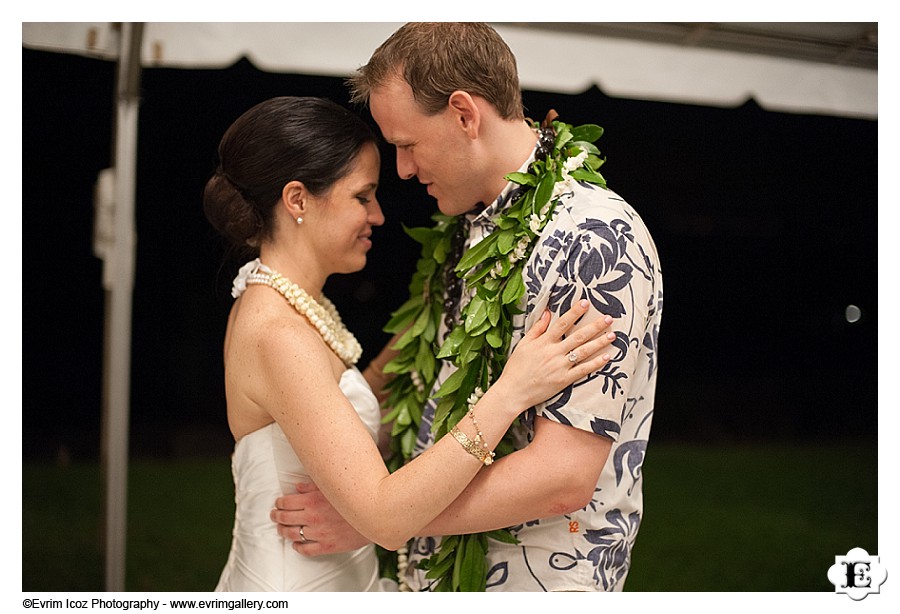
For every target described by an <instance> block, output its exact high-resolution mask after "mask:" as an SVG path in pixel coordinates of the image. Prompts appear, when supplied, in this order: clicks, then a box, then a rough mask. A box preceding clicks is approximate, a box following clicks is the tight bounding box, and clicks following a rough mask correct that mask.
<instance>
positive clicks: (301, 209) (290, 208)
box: [281, 181, 309, 220]
mask: <svg viewBox="0 0 900 614" xmlns="http://www.w3.org/2000/svg"><path fill="white" fill-rule="evenodd" d="M308 201H309V190H307V189H306V186H305V185H303V183H302V182H300V181H290V182H288V183H287V184H285V186H284V188H283V189H282V190H281V205H282V206H283V207H284V208H285V209H286V210H287V212H288V214H290V216H291V218H293V219H295V220H296V219H301V220H302V219H303V216H304V215H306V212H307V210H308V204H309V203H308Z"/></svg>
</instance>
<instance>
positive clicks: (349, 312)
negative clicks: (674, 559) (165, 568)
mask: <svg viewBox="0 0 900 614" xmlns="http://www.w3.org/2000/svg"><path fill="white" fill-rule="evenodd" d="M22 63H23V64H22V75H23V83H22V87H23V94H22V108H23V111H22V141H23V152H22V153H23V164H22V166H23V178H22V188H23V189H22V201H23V202H22V220H23V241H22V244H23V248H22V251H23V253H22V258H23V305H22V307H23V309H22V314H23V315H22V318H23V323H22V324H23V337H22V340H23V356H22V363H23V365H22V366H23V369H22V372H23V381H22V392H23V401H22V412H23V420H22V424H23V429H22V437H23V457H24V458H25V459H35V460H39V459H51V458H56V457H59V456H64V457H66V458H84V459H95V458H97V457H98V456H99V450H100V421H101V404H102V360H103V319H104V292H103V289H102V286H101V271H102V263H101V261H100V260H99V259H97V258H96V257H95V256H94V255H93V249H92V241H93V238H92V233H93V188H94V182H95V180H96V177H97V173H98V172H99V171H100V170H101V169H103V168H106V167H108V166H109V165H110V164H111V147H112V117H113V103H114V98H113V91H114V86H115V65H114V64H113V63H112V62H107V61H102V60H94V59H87V58H83V57H79V56H74V55H66V54H55V53H48V52H41V51H33V50H27V49H24V48H23V51H22ZM141 91H142V104H141V113H140V126H139V137H138V138H139V145H138V147H139V150H138V184H137V203H136V224H137V239H138V242H137V265H136V279H135V290H134V317H133V330H134V336H133V345H132V352H133V355H132V383H131V404H132V406H131V433H132V435H131V444H130V448H131V452H132V454H133V455H135V456H161V457H173V456H181V455H188V454H194V455H196V454H217V455H218V454H222V455H227V454H229V453H230V448H231V442H230V439H229V434H228V430H227V426H226V424H225V410H224V395H223V390H222V369H221V342H222V338H223V333H224V324H225V318H226V314H227V310H228V308H229V305H230V302H231V298H230V294H229V292H230V287H231V279H232V277H233V275H234V273H235V271H236V269H237V267H238V266H239V265H240V264H243V263H242V262H231V261H228V260H227V259H226V258H225V255H224V252H223V249H222V245H221V243H220V241H219V239H218V238H217V237H216V235H215V234H214V232H213V231H212V229H211V228H210V227H209V225H208V223H207V222H206V220H205V218H204V217H203V213H202V209H201V193H202V189H203V185H204V183H205V182H206V179H207V178H208V176H209V174H210V172H211V171H212V170H213V168H214V167H215V164H216V157H215V152H216V146H217V144H218V141H219V138H220V137H221V135H222V133H223V132H224V131H225V129H226V128H227V127H228V125H229V124H230V123H231V122H232V121H233V120H234V119H236V118H237V116H238V115H240V114H241V113H242V112H244V111H245V110H246V109H248V108H249V107H251V106H252V105H254V104H256V103H257V102H260V101H262V100H265V99H267V98H270V97H272V96H280V95H312V96H325V97H329V98H332V99H334V100H335V101H337V102H340V103H342V104H347V94H346V90H345V88H344V85H343V82H342V80H341V79H339V78H330V77H312V76H302V75H289V74H273V73H264V72H261V71H259V70H257V69H255V68H254V67H253V66H252V65H251V64H250V63H249V62H247V61H241V62H238V63H237V64H236V65H235V66H233V67H231V68H228V69H225V70H179V69H161V68H150V69H145V71H144V73H143V76H142V87H141ZM524 98H525V104H526V114H527V115H529V116H531V117H533V118H536V119H540V118H543V116H544V115H545V113H546V112H547V110H548V109H550V108H554V109H556V110H557V111H558V112H559V114H560V116H561V119H562V120H564V121H566V122H568V123H572V124H580V123H587V122H590V123H597V124H599V125H601V126H603V127H604V128H605V130H606V132H605V134H604V136H603V137H602V139H601V140H600V141H599V143H598V145H599V147H600V149H601V151H602V152H603V154H604V155H606V156H607V158H608V161H607V163H606V165H605V166H604V167H603V174H604V176H605V177H606V179H607V181H608V183H609V185H610V187H611V188H612V189H613V190H615V191H616V192H618V193H619V194H620V195H622V196H623V197H624V198H625V199H626V200H628V201H629V202H630V203H631V204H632V205H633V206H634V207H635V208H636V209H637V210H638V212H639V213H640V214H641V215H642V216H643V218H644V219H645V221H646V223H647V225H648V226H649V228H650V230H651V232H652V233H653V235H654V238H655V240H656V243H657V247H658V249H659V252H660V257H661V261H662V268H663V273H664V280H665V281H664V283H665V294H666V296H665V309H664V316H663V326H662V330H661V334H660V364H661V366H660V372H659V383H658V392H657V400H656V408H657V410H658V411H657V412H656V415H655V417H654V427H653V431H654V432H653V437H654V439H655V440H659V441H661V440H669V441H676V440H678V441H695V442H716V443H722V442H726V443H727V442H732V441H734V442H736V441H751V442H752V441H798V442H799V441H809V440H839V439H840V440H845V439H848V438H850V439H862V440H865V441H871V442H872V445H873V446H874V445H875V441H876V433H877V415H878V414H877V391H876V383H877V375H876V372H877V359H876V356H877V338H876V330H877V302H876V301H877V282H876V279H877V243H876V239H877V222H878V219H877V209H878V207H877V196H878V195H877V122H875V121H868V120H858V119H846V118H835V117H822V116H815V115H800V114H785V113H773V112H768V111H765V110H762V109H760V108H759V106H758V105H757V104H755V103H754V102H753V101H749V102H747V103H746V104H744V105H742V106H740V107H739V108H733V109H720V108H712V107H700V106H692V105H683V104H670V103H659V102H646V101H635V100H621V99H615V98H611V97H608V96H606V95H604V94H603V93H602V92H601V91H599V90H597V89H592V90H590V91H587V92H585V93H583V94H579V95H563V94H557V93H541V92H533V91H526V92H525V96H524ZM361 112H362V113H363V115H364V116H366V117H367V118H368V115H367V114H366V112H365V111H361ZM382 170H383V173H382V187H381V188H380V189H379V200H380V202H381V205H382V207H383V208H384V210H385V214H386V216H387V219H388V221H387V223H386V224H385V225H384V226H383V227H381V228H379V229H376V231H375V237H374V240H375V247H374V248H373V249H372V251H371V252H370V256H369V264H368V266H367V268H366V269H365V270H364V271H362V272H360V273H357V274H354V275H348V276H343V277H339V278H338V277H335V278H333V279H331V280H330V281H329V283H328V285H327V286H326V294H327V295H328V296H329V297H330V298H331V299H332V300H333V301H334V302H335V303H336V304H337V306H338V308H339V309H340V311H341V314H342V316H343V318H344V320H345V321H346V322H347V324H348V326H349V327H350V329H351V330H353V331H354V332H355V333H356V334H357V336H358V338H359V339H360V342H361V343H362V344H363V346H364V348H365V350H366V351H365V354H364V356H363V359H362V361H361V363H360V365H361V366H362V365H364V364H365V362H366V361H367V360H368V358H370V357H371V356H372V355H374V353H375V352H377V350H378V349H379V348H380V347H381V345H382V344H383V343H384V342H385V341H386V340H387V335H386V334H384V333H382V332H381V331H380V328H381V326H382V325H383V324H384V323H385V322H386V321H387V319H388V317H389V314H390V311H391V310H392V309H394V308H395V307H397V306H399V305H400V304H401V303H402V302H403V301H404V300H405V298H406V284H407V283H408V280H409V277H410V275H411V273H412V270H413V267H414V263H415V259H416V257H417V256H418V250H417V249H416V244H415V243H414V242H413V241H412V240H411V239H409V238H408V237H406V235H404V234H403V232H402V229H401V224H406V225H409V226H415V225H422V224H426V223H427V222H428V218H429V215H430V214H431V213H432V212H433V211H434V210H435V205H434V202H433V201H432V200H431V199H430V198H429V197H428V196H427V195H426V194H425V193H424V190H422V189H420V188H421V186H419V185H418V184H417V183H415V182H400V181H399V179H397V178H396V173H395V169H394V159H393V154H392V152H391V150H390V149H384V150H383V164H382ZM849 304H854V305H856V306H858V307H859V308H860V309H861V310H862V318H861V319H860V321H858V322H856V323H854V324H850V323H848V322H847V321H846V319H845V318H844V309H845V307H846V306H847V305H849Z"/></svg>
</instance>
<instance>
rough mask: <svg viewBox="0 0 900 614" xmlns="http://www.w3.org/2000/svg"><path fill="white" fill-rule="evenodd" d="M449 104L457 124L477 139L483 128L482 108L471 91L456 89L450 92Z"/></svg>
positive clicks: (471, 137)
mask: <svg viewBox="0 0 900 614" xmlns="http://www.w3.org/2000/svg"><path fill="white" fill-rule="evenodd" d="M447 106H448V107H449V109H450V112H451V113H453V116H454V120H455V122H456V124H457V125H458V126H459V127H460V129H461V130H462V131H463V132H465V133H466V136H468V137H469V138H470V139H472V140H474V139H476V138H477V137H478V131H479V129H480V128H481V109H479V108H478V105H477V104H476V103H475V99H474V98H472V95H471V94H470V93H469V92H464V91H462V90H456V91H455V92H453V93H452V94H450V98H449V99H448V100H447Z"/></svg>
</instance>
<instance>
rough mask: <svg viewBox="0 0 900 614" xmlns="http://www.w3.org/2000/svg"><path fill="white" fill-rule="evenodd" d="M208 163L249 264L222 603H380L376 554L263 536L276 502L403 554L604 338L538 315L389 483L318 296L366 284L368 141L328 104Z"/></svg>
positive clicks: (279, 108) (256, 123)
mask: <svg viewBox="0 0 900 614" xmlns="http://www.w3.org/2000/svg"><path fill="white" fill-rule="evenodd" d="M218 154H219V167H218V169H217V171H216V172H215V174H214V176H213V177H212V178H211V179H210V180H209V182H208V183H207V186H206V189H205V192H204V197H203V206H204V211H205V213H206V216H207V218H208V219H209V221H210V223H211V224H212V226H213V227H214V228H215V229H216V230H217V231H218V232H219V233H220V234H221V235H222V236H223V237H224V238H225V239H226V240H228V241H229V242H230V243H231V244H232V246H233V247H235V248H236V249H239V250H240V249H242V248H247V249H248V250H249V252H250V254H251V256H258V257H257V258H255V259H253V260H251V261H250V262H249V263H248V264H247V265H245V266H244V267H243V268H242V269H241V271H240V274H239V275H238V277H237V278H236V279H235V283H234V288H233V290H232V294H233V295H234V296H235V298H236V300H235V302H234V305H233V307H232V309H231V313H230V315H229V318H228V325H227V329H226V333H225V343H224V366H225V392H226V399H227V413H228V424H229V427H230V429H231V432H232V434H233V436H234V438H235V442H236V443H235V447H234V454H233V457H232V471H233V475H234V483H235V503H236V510H235V521H234V528H233V534H232V545H231V550H230V552H229V555H228V560H227V563H226V564H225V568H224V569H223V571H222V574H221V577H220V579H219V583H218V585H217V586H216V590H217V591H376V590H386V589H387V588H389V587H386V586H383V585H382V584H381V582H380V581H379V572H378V563H377V558H376V554H375V551H374V545H372V544H369V545H367V546H364V547H362V548H360V549H359V550H356V551H353V552H349V553H342V554H333V555H324V556H319V557H313V558H308V557H304V556H301V555H300V554H298V553H297V552H295V551H294V550H293V548H292V547H291V541H290V540H284V539H282V538H281V537H279V536H278V533H277V526H276V525H275V523H273V522H271V521H270V520H269V512H270V509H271V507H272V502H273V501H274V500H275V499H276V498H277V497H278V496H280V495H282V494H288V493H293V492H294V489H295V485H296V484H297V483H298V482H302V481H312V482H315V483H316V484H317V485H318V487H319V488H320V490H321V491H322V493H323V494H325V496H327V498H328V499H329V501H330V502H331V503H332V505H333V506H334V507H335V508H336V509H337V510H338V511H339V512H340V513H341V514H342V515H343V516H344V517H345V518H346V519H347V520H348V521H349V522H350V523H351V524H352V525H353V526H354V527H355V528H356V530H357V531H359V532H360V533H361V534H362V535H364V536H365V537H366V538H368V539H369V540H371V541H372V542H374V543H377V544H379V545H381V546H383V547H385V548H388V549H397V548H399V547H400V546H403V545H404V544H405V543H406V541H407V540H408V539H409V538H410V537H412V536H413V535H416V533H417V531H419V530H420V529H421V528H422V527H424V526H425V525H426V524H428V523H429V522H430V521H431V520H432V519H433V518H435V517H436V516H437V515H438V514H439V513H440V512H441V511H443V510H444V509H445V508H446V507H447V506H448V505H450V503H451V502H452V501H453V500H454V499H456V497H457V496H458V495H459V494H460V493H461V492H462V491H463V489H464V488H465V487H466V485H467V484H468V483H469V481H470V480H472V478H473V477H474V476H475V475H476V473H477V472H478V471H479V470H482V469H485V466H486V465H489V464H490V461H491V458H492V454H491V450H492V448H493V447H494V446H495V445H496V444H497V443H498V442H499V440H500V439H501V437H502V436H503V434H504V433H505V432H506V430H507V428H508V427H509V425H510V424H511V423H512V421H513V420H514V419H515V418H516V417H517V416H518V415H519V414H520V413H521V412H522V411H524V410H525V409H527V408H528V407H530V406H532V405H534V404H536V403H538V402H541V401H543V400H545V399H547V398H549V397H550V396H552V395H553V394H555V393H557V392H558V391H560V390H562V389H563V388H564V387H566V386H567V385H569V384H571V383H572V382H574V381H576V380H578V379H580V378H582V377H584V376H585V375H586V374H588V373H590V372H593V371H597V370H599V369H600V368H602V366H603V364H605V362H606V360H608V356H606V355H601V350H602V349H603V348H604V347H605V346H606V345H607V344H608V340H607V339H606V337H605V335H601V333H603V332H606V330H607V329H606V328H605V327H606V326H607V325H606V324H605V323H602V321H598V324H596V325H594V324H592V325H591V327H592V328H591V330H590V332H591V333H592V334H594V335H595V336H594V337H593V338H591V339H589V340H588V341H587V342H578V341H575V340H573V339H565V338H563V334H564V332H565V331H566V330H567V328H568V327H570V326H571V325H572V324H573V323H574V322H575V321H576V320H577V319H578V318H579V317H580V316H581V315H582V314H583V313H584V312H585V311H586V307H585V306H582V305H576V306H575V307H573V309H572V310H571V311H570V312H569V313H567V314H565V315H564V316H562V317H561V318H558V319H557V320H556V321H555V322H553V323H552V324H551V323H550V316H549V314H544V317H543V318H541V320H540V321H539V323H538V324H537V325H536V326H535V327H534V328H533V329H532V330H531V331H530V332H529V333H528V334H527V335H526V336H525V338H524V339H523V341H522V342H520V343H519V345H518V346H517V347H516V350H515V351H514V352H513V353H512V355H511V356H510V359H509V361H508V363H507V366H506V368H505V370H504V371H503V374H502V375H501V376H500V378H499V379H498V380H497V382H496V383H495V384H494V385H493V386H492V387H491V388H490V389H489V390H488V391H487V392H486V393H485V394H484V396H483V397H482V398H481V400H479V401H478V403H477V404H476V405H475V406H474V409H473V412H472V414H471V417H472V419H471V420H464V421H462V422H460V424H459V425H457V427H456V429H454V430H453V431H452V435H451V436H445V437H443V438H442V439H441V440H440V441H438V442H437V443H436V445H434V447H432V448H431V449H430V450H428V451H427V452H426V453H424V454H422V455H421V456H420V457H418V458H417V459H416V460H414V461H413V462H411V463H409V464H407V465H406V466H404V467H403V468H402V469H400V470H398V471H396V472H395V473H389V472H388V470H387V469H386V467H385V464H384V461H383V459H382V456H381V453H380V452H379V449H378V446H377V441H378V432H379V428H380V409H379V404H378V401H377V399H376V397H375V395H374V393H373V392H372V386H371V385H370V384H374V383H375V382H377V376H376V374H374V373H373V372H372V371H373V370H372V369H367V370H366V375H363V372H360V371H359V370H358V369H357V368H356V366H355V365H356V362H357V360H358V359H359V357H360V355H361V353H362V348H361V347H360V345H359V343H358V342H357V341H356V339H355V338H354V336H353V335H352V334H351V333H350V332H349V331H348V330H347V329H346V328H345V327H344V325H343V324H342V322H341V318H340V316H339V315H338V313H337V311H336V310H335V308H334V306H333V305H332V304H331V303H330V302H329V301H328V299H326V298H325V297H324V296H323V295H322V288H323V286H324V285H325V281H326V279H327V278H328V277H329V276H330V275H332V274H336V273H351V272H355V271H359V270H360V269H362V268H363V266H364V265H365V263H366V254H367V252H368V251H369V249H370V248H371V246H372V229H373V227H375V226H379V225H381V224H382V223H383V222H384V216H383V215H382V212H381V208H380V206H379V204H378V200H377V199H376V195H375V192H376V188H377V187H378V177H379V170H380V159H379V154H378V149H377V146H376V140H375V136H374V134H373V133H372V131H371V130H370V129H369V128H368V126H366V125H365V123H364V122H363V121H362V120H361V119H359V118H358V117H357V116H355V115H354V114H352V113H351V112H349V111H347V110H345V109H344V108H343V107H341V106H339V105H337V104H335V103H333V102H330V101H327V100H324V99H319V98H295V97H279V98H274V99H271V100H268V101H266V102H263V103H260V104H258V105H256V106H255V107H253V108H252V109H250V110H249V111H247V112H246V113H244V114H243V115H242V116H241V117H240V118H238V119H237V120H236V121H235V122H234V124H232V125H231V127H229V129H228V130H227V131H226V132H225V135H224V136H223V138H222V140H221V143H220V144H219V149H218ZM601 327H604V328H603V330H601ZM576 349H577V351H578V352H579V354H580V355H583V356H589V357H591V358H589V359H586V360H583V361H581V362H579V363H578V364H573V363H572V362H570V361H569V360H567V359H566V354H568V353H569V352H570V351H572V350H576ZM476 418H477V419H476ZM486 470H489V468H488V469H486ZM301 537H302V536H301ZM310 539H312V538H310Z"/></svg>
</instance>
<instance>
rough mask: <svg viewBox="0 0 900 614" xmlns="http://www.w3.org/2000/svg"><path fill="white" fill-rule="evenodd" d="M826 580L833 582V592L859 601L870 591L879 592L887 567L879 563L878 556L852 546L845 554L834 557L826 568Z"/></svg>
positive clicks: (885, 577) (885, 576) (885, 578)
mask: <svg viewBox="0 0 900 614" xmlns="http://www.w3.org/2000/svg"><path fill="white" fill-rule="evenodd" d="M828 580H829V581H830V582H831V583H832V584H834V592H835V593H846V594H847V595H848V596H849V597H850V598H851V599H853V600H854V601H860V600H862V599H865V598H866V595H868V594H870V593H880V592H881V585H882V584H884V581H885V580H887V569H885V568H884V567H883V566H882V565H881V558H880V557H878V556H871V555H869V553H868V552H866V551H865V550H863V549H862V548H853V549H851V550H850V552H848V553H847V555H846V556H836V557H834V565H832V566H831V567H829V568H828Z"/></svg>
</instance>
